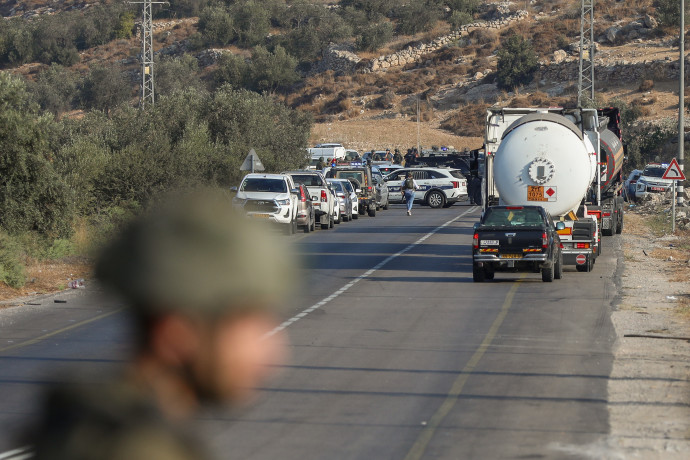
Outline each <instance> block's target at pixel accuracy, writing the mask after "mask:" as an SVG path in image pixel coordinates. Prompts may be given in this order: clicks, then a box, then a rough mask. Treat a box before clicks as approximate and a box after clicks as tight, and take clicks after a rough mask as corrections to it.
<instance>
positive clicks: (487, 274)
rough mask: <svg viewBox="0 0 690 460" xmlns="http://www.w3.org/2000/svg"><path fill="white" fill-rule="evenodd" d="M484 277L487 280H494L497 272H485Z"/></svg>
mask: <svg viewBox="0 0 690 460" xmlns="http://www.w3.org/2000/svg"><path fill="white" fill-rule="evenodd" d="M484 277H485V278H486V279H487V280H492V279H494V278H495V277H496V272H495V271H493V270H484Z"/></svg>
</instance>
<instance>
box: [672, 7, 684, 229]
mask: <svg viewBox="0 0 690 460" xmlns="http://www.w3.org/2000/svg"><path fill="white" fill-rule="evenodd" d="M679 80H680V84H679V88H678V163H679V165H680V172H681V173H683V172H684V169H683V168H684V167H685V165H684V163H685V0H680V79H679ZM673 183H674V184H675V183H676V182H675V181H674V182H673ZM674 188H675V187H674ZM677 192H678V199H677V201H678V204H679V205H680V206H683V201H684V196H683V183H682V182H680V183H679V184H678V190H677ZM674 203H675V201H674ZM673 223H674V224H675V221H674V222H673Z"/></svg>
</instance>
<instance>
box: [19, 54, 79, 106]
mask: <svg viewBox="0 0 690 460" xmlns="http://www.w3.org/2000/svg"><path fill="white" fill-rule="evenodd" d="M78 86H79V77H78V75H77V74H76V73H75V72H72V71H70V70H68V69H66V68H65V67H63V66H61V65H59V64H53V65H51V66H50V67H49V68H47V69H45V70H44V71H42V72H41V73H39V74H38V77H36V81H35V83H33V84H30V86H29V89H30V91H31V92H32V93H33V97H34V100H35V101H36V102H38V104H39V106H40V107H41V109H43V110H46V111H48V112H52V113H53V114H54V115H60V114H62V113H64V112H67V111H69V110H72V109H73V108H74V105H75V103H76V100H77V95H78Z"/></svg>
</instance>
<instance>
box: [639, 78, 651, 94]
mask: <svg viewBox="0 0 690 460" xmlns="http://www.w3.org/2000/svg"><path fill="white" fill-rule="evenodd" d="M653 88H654V80H642V83H640V86H639V88H637V89H638V91H643V92H644V91H650V90H652V89H653Z"/></svg>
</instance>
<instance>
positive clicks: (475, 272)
mask: <svg viewBox="0 0 690 460" xmlns="http://www.w3.org/2000/svg"><path fill="white" fill-rule="evenodd" d="M472 281H474V282H475V283H483V282H484V281H486V271H484V268H483V267H478V266H477V265H476V264H472Z"/></svg>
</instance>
